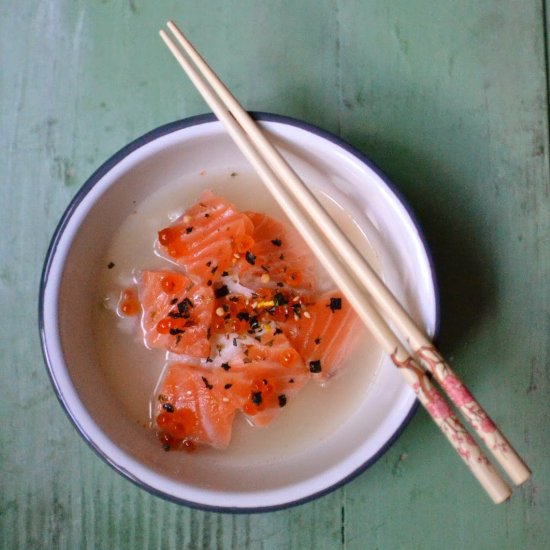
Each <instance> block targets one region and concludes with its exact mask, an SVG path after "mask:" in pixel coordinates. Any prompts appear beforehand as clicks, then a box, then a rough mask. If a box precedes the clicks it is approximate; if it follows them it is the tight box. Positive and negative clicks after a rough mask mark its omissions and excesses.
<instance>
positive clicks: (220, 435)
mask: <svg viewBox="0 0 550 550" xmlns="http://www.w3.org/2000/svg"><path fill="white" fill-rule="evenodd" d="M220 370H222V369H220ZM212 371H213V369H212V368H205V367H202V366H193V365H189V364H187V363H172V364H170V365H169V366H168V371H167V373H166V376H165V378H164V381H163V383H162V388H161V391H160V394H159V395H158V405H157V416H156V424H157V427H158V430H159V436H160V439H161V441H162V442H163V443H164V445H165V448H166V449H167V450H168V449H170V448H177V447H179V446H181V445H182V444H185V443H188V442H192V443H197V444H206V445H210V446H212V447H214V448H216V449H225V448H226V447H227V446H228V445H229V442H230V441H231V431H232V427H233V419H234V417H235V411H236V410H237V407H236V405H235V404H234V403H233V402H231V401H230V400H229V399H228V398H227V396H226V395H225V394H226V393H227V390H224V389H223V385H222V384H221V383H220V381H219V379H217V378H216V376H214V375H213V372H212ZM214 384H215V385H214Z"/></svg>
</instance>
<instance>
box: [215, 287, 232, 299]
mask: <svg viewBox="0 0 550 550" xmlns="http://www.w3.org/2000/svg"><path fill="white" fill-rule="evenodd" d="M228 294H229V288H228V287H227V285H222V286H220V287H219V288H216V289H215V290H214V296H215V297H216V298H224V297H225V296H227V295H228Z"/></svg>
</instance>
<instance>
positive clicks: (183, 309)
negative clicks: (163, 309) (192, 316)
mask: <svg viewBox="0 0 550 550" xmlns="http://www.w3.org/2000/svg"><path fill="white" fill-rule="evenodd" d="M193 307H195V306H194V304H193V302H192V301H191V300H190V299H189V298H184V299H183V300H182V301H181V302H179V303H178V311H179V312H180V313H181V314H182V315H184V316H185V313H189V308H193Z"/></svg>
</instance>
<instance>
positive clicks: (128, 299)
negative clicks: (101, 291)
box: [118, 288, 141, 317]
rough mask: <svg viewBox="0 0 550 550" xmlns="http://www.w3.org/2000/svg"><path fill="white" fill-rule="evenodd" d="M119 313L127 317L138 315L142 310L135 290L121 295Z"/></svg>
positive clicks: (128, 290) (131, 289)
mask: <svg viewBox="0 0 550 550" xmlns="http://www.w3.org/2000/svg"><path fill="white" fill-rule="evenodd" d="M118 307H119V311H120V313H121V314H122V315H124V316H126V317H131V316H133V315H137V314H138V313H139V311H140V309H141V306H140V303H139V300H138V296H137V292H136V291H135V289H133V288H127V289H126V290H123V291H122V293H121V295H120V301H119V306H118Z"/></svg>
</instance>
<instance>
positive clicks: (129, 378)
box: [94, 172, 382, 464]
mask: <svg viewBox="0 0 550 550" xmlns="http://www.w3.org/2000/svg"><path fill="white" fill-rule="evenodd" d="M204 189H210V190H212V191H213V192H214V193H215V194H217V195H220V196H223V197H225V198H226V199H228V200H229V201H231V202H233V203H234V204H235V205H236V207H237V208H238V209H239V210H240V211H246V210H254V211H257V212H263V213H266V214H268V215H269V216H271V217H273V218H275V219H278V220H280V221H283V222H284V223H287V224H288V223H289V222H288V220H287V219H286V216H285V215H284V212H282V210H281V209H280V208H279V207H278V205H277V204H276V203H275V202H274V200H273V199H272V198H271V196H270V195H269V193H268V192H267V191H266V190H265V189H264V188H263V185H262V184H261V182H259V181H258V180H257V177H256V176H255V175H253V174H250V173H234V172H233V173H232V172H212V173H200V174H197V175H196V177H195V178H194V180H193V181H192V182H189V181H187V180H186V181H185V183H183V182H182V181H177V182H174V183H173V184H170V185H167V186H165V187H162V188H161V189H159V190H158V191H157V192H155V193H154V194H152V195H151V196H149V197H148V198H147V199H146V200H144V201H143V202H142V203H140V204H136V205H135V209H134V211H133V212H132V214H130V215H129V216H128V218H127V219H125V220H123V221H122V223H121V225H120V228H119V229H118V231H117V232H116V234H115V235H114V237H113V240H112V243H111V245H110V247H109V249H108V251H107V252H106V255H105V261H104V265H105V268H104V269H103V270H102V275H101V277H100V280H99V282H98V289H97V293H98V294H97V303H98V305H99V307H98V308H97V309H96V311H95V316H94V336H95V338H96V340H97V344H98V345H97V348H98V350H99V354H100V362H101V367H102V369H103V370H104V372H105V375H106V378H107V379H108V381H109V383H110V384H111V386H112V387H113V389H114V391H115V394H116V395H117V396H118V398H119V400H120V402H121V404H122V406H123V407H124V408H125V410H126V412H127V414H129V415H130V416H131V417H132V418H134V419H135V420H136V422H139V423H140V424H141V425H142V426H143V427H144V429H146V430H149V432H150V433H151V437H154V430H153V429H152V428H153V427H154V418H153V416H154V406H155V404H156V399H157V397H158V391H159V390H158V387H159V382H160V380H161V379H162V375H163V370H164V369H165V368H166V364H167V363H166V352H165V351H163V350H160V349H148V348H146V347H145V346H144V345H143V342H142V337H141V334H137V333H136V331H135V319H132V318H124V317H120V316H117V315H116V314H115V313H114V311H115V310H116V305H117V302H118V300H119V296H120V291H121V289H122V288H125V287H128V286H130V285H132V284H133V282H134V277H135V276H136V274H137V273H139V272H141V271H142V270H162V269H167V266H168V265H169V264H167V260H166V258H162V257H160V256H159V255H158V254H157V253H156V252H155V250H156V248H155V243H156V241H157V233H158V231H159V229H161V228H163V227H166V226H167V225H169V224H170V223H172V222H173V221H174V220H175V219H177V218H178V217H179V216H181V215H182V213H183V212H184V211H185V210H186V209H187V208H188V207H189V206H190V205H191V204H193V203H194V202H195V201H196V200H197V199H198V197H199V196H200V194H201V192H202V191H203V190H204ZM319 200H320V201H321V202H322V203H323V205H324V206H325V208H326V209H327V210H328V211H329V213H330V214H331V215H332V217H333V218H334V219H335V220H336V221H337V223H338V224H339V225H340V227H341V228H342V230H343V231H344V232H345V233H346V234H347V235H348V236H349V237H350V239H351V240H352V241H353V242H354V244H355V245H356V246H357V247H358V249H359V250H360V251H361V252H362V254H363V255H364V256H365V257H366V258H367V259H368V260H369V262H370V263H371V265H373V266H374V267H375V268H376V267H377V266H378V260H377V257H376V254H375V251H374V250H373V248H372V246H371V245H370V244H369V242H368V239H367V238H366V236H365V233H364V231H363V228H362V227H361V226H360V225H358V224H357V223H356V222H355V221H354V220H353V219H351V217H350V216H349V214H348V213H347V212H349V211H350V210H351V209H350V208H349V205H347V204H345V202H344V201H339V202H336V201H334V200H333V199H331V198H330V197H328V196H327V195H324V194H320V195H319ZM316 271H317V273H319V277H318V279H319V280H318V285H319V287H320V290H323V289H329V288H333V287H334V285H333V283H332V282H331V281H330V280H329V279H328V277H327V276H326V275H325V274H324V272H323V270H322V269H321V268H320V267H319V268H318V269H317V270H316ZM361 330H364V329H361ZM381 357H382V354H381V351H380V349H379V347H378V346H377V345H376V344H375V342H374V341H373V339H372V336H371V335H370V334H369V333H368V332H367V331H366V330H364V333H363V334H362V335H361V336H360V337H359V344H358V345H357V346H356V347H355V349H354V350H353V352H352V353H351V354H350V355H349V358H348V359H347V366H346V368H345V370H344V371H343V372H342V373H341V374H340V375H339V376H338V377H337V378H335V379H332V380H330V381H329V382H328V383H327V384H326V385H325V386H322V385H320V384H317V383H314V382H313V381H310V382H309V383H308V384H307V386H306V387H305V388H304V389H302V390H301V392H300V393H299V394H298V395H297V396H296V398H295V399H293V400H292V401H291V402H289V403H288V405H287V406H285V408H284V410H283V411H282V413H281V414H280V415H279V416H278V417H277V418H276V419H275V420H274V421H273V422H272V423H271V424H269V425H268V426H266V427H262V428H254V427H252V426H251V425H250V423H249V422H248V421H247V418H246V416H245V415H243V414H240V413H238V414H237V417H236V420H235V422H234V425H233V435H232V440H231V444H230V445H229V447H228V448H227V449H226V450H223V451H218V450H215V449H208V448H201V450H200V455H201V459H203V458H204V460H214V461H216V460H224V461H230V462H235V463H244V462H245V461H246V463H248V464H250V463H251V462H256V461H257V462H266V461H274V460H277V459H278V458H280V457H282V456H288V455H293V454H297V453H300V452H302V451H303V450H305V449H306V448H308V447H309V446H311V444H312V443H314V442H317V441H321V440H323V439H325V438H328V437H329V436H330V435H331V434H332V433H334V432H335V431H336V430H337V429H338V427H339V426H341V425H342V424H343V423H345V422H346V420H347V419H348V418H350V417H351V416H352V415H353V413H354V411H355V410H356V408H357V407H358V405H359V403H360V402H361V401H362V400H363V399H364V396H365V393H366V392H367V391H368V389H369V386H370V383H371V381H372V379H373V377H374V375H375V372H376V369H377V367H378V365H379V364H380V361H381ZM159 452H162V449H161V447H160V446H159Z"/></svg>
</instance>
